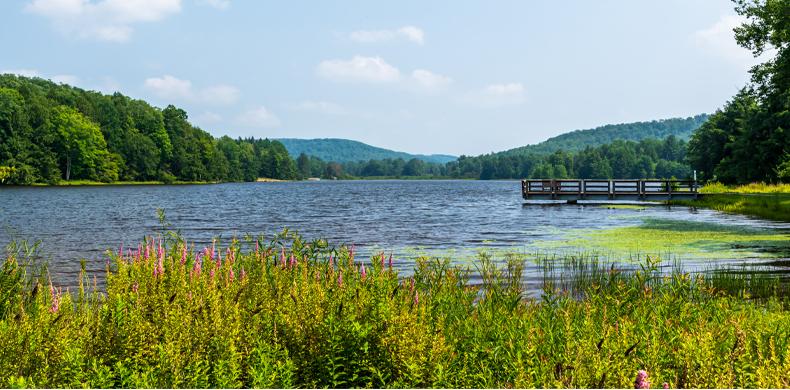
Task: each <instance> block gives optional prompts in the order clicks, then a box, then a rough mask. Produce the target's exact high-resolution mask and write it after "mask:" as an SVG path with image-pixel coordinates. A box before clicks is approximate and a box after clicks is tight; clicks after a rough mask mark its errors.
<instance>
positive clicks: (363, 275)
mask: <svg viewBox="0 0 790 390" xmlns="http://www.w3.org/2000/svg"><path fill="white" fill-rule="evenodd" d="M361 272H362V280H365V278H366V277H367V276H368V272H367V271H365V263H362V271H361Z"/></svg>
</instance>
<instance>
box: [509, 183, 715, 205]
mask: <svg viewBox="0 0 790 390" xmlns="http://www.w3.org/2000/svg"><path fill="white" fill-rule="evenodd" d="M698 190H699V187H698V186H697V182H696V181H694V180H598V179H562V180H556V179H526V180H522V181H521V195H522V196H523V197H524V199H527V200H567V201H569V202H576V201H579V200H643V201H662V200H670V199H696V198H697V197H699V196H700V195H699V191H698Z"/></svg>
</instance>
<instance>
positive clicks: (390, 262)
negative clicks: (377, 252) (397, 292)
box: [389, 253, 392, 269]
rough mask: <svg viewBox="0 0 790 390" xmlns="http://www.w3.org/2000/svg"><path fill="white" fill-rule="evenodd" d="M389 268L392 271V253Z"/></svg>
mask: <svg viewBox="0 0 790 390" xmlns="http://www.w3.org/2000/svg"><path fill="white" fill-rule="evenodd" d="M389 267H390V269H392V253H390V259H389Z"/></svg>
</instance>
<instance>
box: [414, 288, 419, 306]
mask: <svg viewBox="0 0 790 390" xmlns="http://www.w3.org/2000/svg"><path fill="white" fill-rule="evenodd" d="M419 304H420V292H419V291H415V292H414V306H417V305H419Z"/></svg>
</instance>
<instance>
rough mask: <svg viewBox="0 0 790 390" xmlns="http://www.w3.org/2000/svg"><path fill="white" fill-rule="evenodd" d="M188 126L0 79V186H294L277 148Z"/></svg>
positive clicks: (37, 82) (69, 92)
mask: <svg viewBox="0 0 790 390" xmlns="http://www.w3.org/2000/svg"><path fill="white" fill-rule="evenodd" d="M187 119H188V118H187V115H186V112H184V111H183V110H181V109H178V108H176V107H173V106H168V107H167V108H165V109H163V110H160V109H158V108H156V107H152V106H150V105H148V103H145V102H143V101H140V100H133V99H131V98H129V97H126V96H123V95H121V94H119V93H116V94H113V95H102V94H100V93H97V92H92V91H85V90H82V89H79V88H74V87H70V86H67V85H63V84H55V83H53V82H51V81H46V80H43V79H40V78H26V77H20V76H14V75H8V74H6V75H0V140H2V142H0V166H5V167H10V168H12V171H11V174H10V176H8V177H6V178H5V180H4V181H3V182H2V183H6V184H33V183H42V182H43V183H58V182H59V181H60V180H62V179H65V180H66V181H72V180H89V181H101V182H114V181H117V180H123V181H151V180H160V181H162V182H166V183H169V182H175V181H190V182H207V181H254V180H255V179H257V178H258V177H270V178H275V179H295V178H297V176H298V174H297V172H296V168H295V164H294V161H293V160H292V159H291V158H290V157H289V156H288V152H287V151H286V150H285V148H284V147H283V145H282V144H280V143H279V142H277V141H269V140H259V139H245V140H242V139H236V140H233V139H230V138H228V137H222V138H220V139H215V138H214V137H212V136H211V135H210V134H209V133H207V132H205V131H203V130H201V129H199V128H197V127H194V126H192V125H191V124H190V123H189V122H188V120H187Z"/></svg>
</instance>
